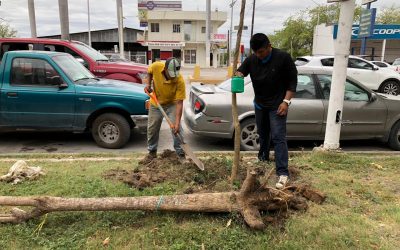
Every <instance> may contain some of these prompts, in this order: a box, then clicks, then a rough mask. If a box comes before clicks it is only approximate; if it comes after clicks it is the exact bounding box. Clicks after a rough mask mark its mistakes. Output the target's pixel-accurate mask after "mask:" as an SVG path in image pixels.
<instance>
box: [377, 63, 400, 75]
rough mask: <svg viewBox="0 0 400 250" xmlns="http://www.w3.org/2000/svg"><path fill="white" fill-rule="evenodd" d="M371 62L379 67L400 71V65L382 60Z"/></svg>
mask: <svg viewBox="0 0 400 250" xmlns="http://www.w3.org/2000/svg"><path fill="white" fill-rule="evenodd" d="M371 62H372V63H373V64H375V65H376V66H378V67H379V68H387V69H391V70H394V71H396V72H397V73H400V67H397V66H393V65H390V64H389V63H387V62H382V61H371Z"/></svg>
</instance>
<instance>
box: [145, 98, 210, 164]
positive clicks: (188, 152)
mask: <svg viewBox="0 0 400 250" xmlns="http://www.w3.org/2000/svg"><path fill="white" fill-rule="evenodd" d="M146 93H147V94H148V95H149V96H150V98H151V99H152V100H153V101H154V102H155V103H156V104H157V107H158V109H159V110H160V111H161V113H162V115H163V116H164V118H165V120H167V122H168V125H169V127H170V128H171V129H173V127H174V125H173V124H172V122H171V120H170V119H169V117H168V116H167V114H166V113H165V111H164V109H163V107H162V106H161V105H160V103H159V102H158V100H157V97H156V95H155V93H154V91H151V92H148V91H146ZM174 136H176V137H178V140H179V142H180V144H181V147H182V149H183V151H184V152H185V154H186V156H187V157H188V158H189V159H191V160H192V161H193V162H194V163H195V164H196V166H197V167H198V168H199V169H200V170H202V171H203V170H204V164H203V163H202V162H201V161H200V160H199V158H197V157H196V155H194V153H193V151H192V149H191V148H190V147H189V145H188V144H186V143H185V142H184V141H183V138H182V136H181V135H180V134H179V133H177V134H174Z"/></svg>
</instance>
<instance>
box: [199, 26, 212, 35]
mask: <svg viewBox="0 0 400 250" xmlns="http://www.w3.org/2000/svg"><path fill="white" fill-rule="evenodd" d="M201 33H203V34H205V33H206V27H201ZM210 33H213V27H212V26H211V27H210Z"/></svg>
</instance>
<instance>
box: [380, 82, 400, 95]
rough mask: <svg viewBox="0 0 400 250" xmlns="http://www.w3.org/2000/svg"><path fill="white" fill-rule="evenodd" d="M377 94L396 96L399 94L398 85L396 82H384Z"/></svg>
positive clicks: (399, 87) (399, 88) (399, 85)
mask: <svg viewBox="0 0 400 250" xmlns="http://www.w3.org/2000/svg"><path fill="white" fill-rule="evenodd" d="M379 92H382V93H384V94H388V95H398V94H399V93H400V84H399V83H398V82H396V81H386V82H384V83H382V85H381V87H380V88H379Z"/></svg>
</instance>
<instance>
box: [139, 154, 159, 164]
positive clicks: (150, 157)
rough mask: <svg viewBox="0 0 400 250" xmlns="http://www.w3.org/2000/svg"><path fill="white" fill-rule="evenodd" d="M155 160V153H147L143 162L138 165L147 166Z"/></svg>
mask: <svg viewBox="0 0 400 250" xmlns="http://www.w3.org/2000/svg"><path fill="white" fill-rule="evenodd" d="M156 158H157V151H152V152H149V153H148V154H147V155H146V157H144V158H143V160H141V161H139V163H140V164H149V163H150V162H152V161H153V160H154V159H156Z"/></svg>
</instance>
